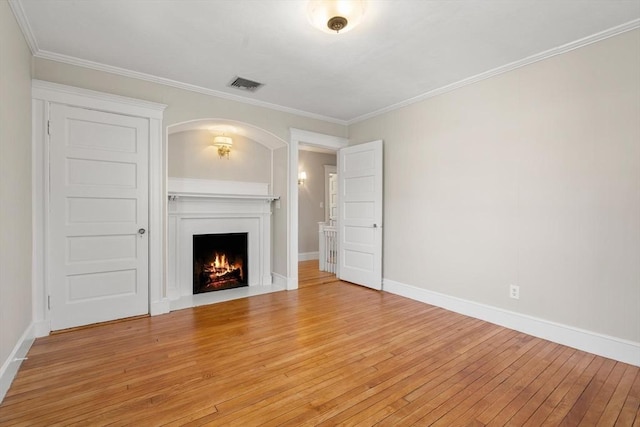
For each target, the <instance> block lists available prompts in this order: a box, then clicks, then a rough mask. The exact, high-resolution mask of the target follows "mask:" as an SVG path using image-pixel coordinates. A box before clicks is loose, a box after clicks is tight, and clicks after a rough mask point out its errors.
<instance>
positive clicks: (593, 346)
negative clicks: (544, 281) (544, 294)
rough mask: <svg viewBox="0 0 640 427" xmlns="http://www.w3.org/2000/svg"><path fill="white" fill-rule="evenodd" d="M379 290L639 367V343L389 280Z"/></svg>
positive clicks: (385, 280) (384, 281)
mask: <svg viewBox="0 0 640 427" xmlns="http://www.w3.org/2000/svg"><path fill="white" fill-rule="evenodd" d="M382 289H383V290H384V291H386V292H389V293H392V294H396V295H400V296H403V297H406V298H410V299H413V300H416V301H420V302H424V303H427V304H431V305H435V306H437V307H441V308H444V309H447V310H450V311H454V312H456V313H460V314H464V315H466V316H471V317H474V318H476V319H481V320H485V321H487V322H490V323H494V324H496V325H500V326H504V327H505V328H509V329H514V330H516V331H519V332H524V333H525V334H529V335H533V336H535V337H538V338H543V339H546V340H549V341H553V342H555V343H558V344H562V345H566V346H569V347H573V348H576V349H578V350H582V351H586V352H589V353H593V354H597V355H599V356H603V357H607V358H609V359H614V360H618V361H620V362H624V363H629V364H631V365H634V366H640V343H637V342H633V341H629V340H624V339H620V338H616V337H612V336H608V335H603V334H599V333H597V332H592V331H587V330H584V329H579V328H574V327H572V326H567V325H563V324H560V323H555V322H551V321H548V320H544V319H540V318H537V317H533V316H528V315H525V314H520V313H516V312H513V311H509V310H503V309H501V308H497V307H492V306H489V305H485V304H480V303H477V302H473V301H468V300H464V299H461V298H456V297H452V296H449V295H445V294H441V293H438V292H433V291H429V290H426V289H422V288H418V287H415V286H411V285H406V284H404V283H400V282H396V281H393V280H389V279H384V280H383V287H382Z"/></svg>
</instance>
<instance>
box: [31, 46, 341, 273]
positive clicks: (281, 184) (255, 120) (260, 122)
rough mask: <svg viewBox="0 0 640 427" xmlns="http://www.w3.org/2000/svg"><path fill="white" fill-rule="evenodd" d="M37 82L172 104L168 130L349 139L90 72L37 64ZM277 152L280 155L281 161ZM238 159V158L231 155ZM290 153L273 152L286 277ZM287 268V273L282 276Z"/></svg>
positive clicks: (318, 126)
mask: <svg viewBox="0 0 640 427" xmlns="http://www.w3.org/2000/svg"><path fill="white" fill-rule="evenodd" d="M33 66H34V69H33V73H34V78H36V79H40V80H46V81H51V82H54V83H60V84H66V85H70V86H76V87H81V88H86V89H91V90H97V91H101V92H106V93H112V94H116V95H121V96H128V97H132V98H137V99H144V100H148V101H154V102H160V103H163V104H167V108H166V110H165V112H164V120H163V124H164V126H165V127H168V126H171V125H175V124H178V123H183V122H186V121H190V120H195V119H227V120H235V121H239V122H243V123H248V124H250V125H253V126H256V127H259V128H261V129H263V130H265V131H267V132H270V133H272V134H274V135H275V136H277V137H279V138H280V139H282V140H283V141H285V142H287V143H288V142H289V129H290V128H298V129H305V130H309V131H313V132H319V133H325V134H329V135H335V136H342V137H344V136H346V134H347V127H346V126H343V125H340V124H334V123H329V122H326V121H322V120H317V119H311V118H307V117H303V116H298V115H295V114H290V113H285V112H281V111H276V110H271V109H268V108H263V107H258V106H253V105H249V104H244V103H240V102H235V101H229V100H226V99H222V98H217V97H214V96H209V95H204V94H201V93H197V92H191V91H188V90H184V89H178V88H174V87H171V86H165V85H161V84H158V83H152V82H147V81H143V80H138V79H134V78H129V77H123V76H120V75H116V74H110V73H106V72H102V71H96V70H91V69H87V68H82V67H77V66H74V65H69V64H64V63H60V62H55V61H49V60H45V59H41V58H35V59H34V63H33ZM276 151H277V152H278V155H277V159H276ZM232 155H233V154H232ZM282 155H287V151H286V149H284V150H283V149H279V150H275V151H274V170H273V175H274V181H273V188H274V194H275V195H277V196H280V197H281V201H280V206H281V207H280V208H279V209H274V210H273V222H274V227H273V230H274V232H273V246H274V248H275V249H276V251H274V254H273V265H274V272H276V273H278V274H280V275H282V276H287V274H288V272H287V269H286V266H287V236H288V232H289V230H288V226H287V224H288V222H287V209H286V206H287V195H286V191H287V190H286V189H287V162H288V155H287V157H285V158H282ZM283 268H284V270H283Z"/></svg>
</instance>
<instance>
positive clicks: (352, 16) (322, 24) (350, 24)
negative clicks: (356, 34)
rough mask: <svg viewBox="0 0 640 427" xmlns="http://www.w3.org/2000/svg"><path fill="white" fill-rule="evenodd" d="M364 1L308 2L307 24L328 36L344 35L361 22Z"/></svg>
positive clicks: (334, 0)
mask: <svg viewBox="0 0 640 427" xmlns="http://www.w3.org/2000/svg"><path fill="white" fill-rule="evenodd" d="M364 9H365V0H310V1H309V7H308V9H307V14H308V16H309V22H310V23H311V25H313V26H314V27H316V28H317V29H319V30H321V31H324V32H325V33H329V34H337V33H340V34H342V33H346V32H347V31H351V30H352V29H354V28H355V27H356V26H357V25H358V24H359V23H360V21H361V20H362V16H363V15H364Z"/></svg>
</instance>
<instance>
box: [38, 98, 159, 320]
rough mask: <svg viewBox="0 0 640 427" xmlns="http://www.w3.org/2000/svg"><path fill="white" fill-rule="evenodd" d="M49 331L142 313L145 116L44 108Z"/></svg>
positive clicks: (145, 302)
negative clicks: (47, 121)
mask: <svg viewBox="0 0 640 427" xmlns="http://www.w3.org/2000/svg"><path fill="white" fill-rule="evenodd" d="M49 162H50V165H49V175H50V194H49V207H50V213H49V240H48V242H49V244H48V253H49V257H48V258H49V261H50V262H49V278H48V282H49V284H50V298H51V300H50V320H51V329H52V330H59V329H64V328H70V327H74V326H80V325H86V324H91V323H96V322H103V321H107V320H113V319H119V318H124V317H129V316H135V315H140V314H146V313H149V285H148V273H149V271H148V243H149V241H148V236H149V234H148V233H147V230H148V224H149V210H148V201H149V200H148V198H149V179H148V178H149V171H148V162H149V120H148V119H146V118H141V117H131V116H126V115H120V114H114V113H108V112H102V111H95V110H88V109H84V108H79V107H72V106H67V105H61V104H51V107H50V145H49Z"/></svg>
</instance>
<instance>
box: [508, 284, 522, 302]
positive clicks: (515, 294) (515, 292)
mask: <svg viewBox="0 0 640 427" xmlns="http://www.w3.org/2000/svg"><path fill="white" fill-rule="evenodd" d="M509 297H511V298H513V299H520V286H518V285H509Z"/></svg>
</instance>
